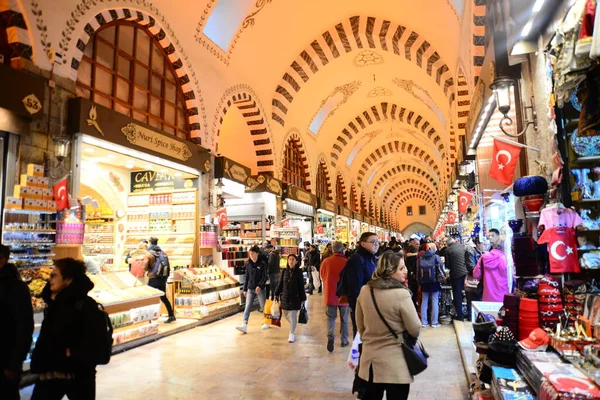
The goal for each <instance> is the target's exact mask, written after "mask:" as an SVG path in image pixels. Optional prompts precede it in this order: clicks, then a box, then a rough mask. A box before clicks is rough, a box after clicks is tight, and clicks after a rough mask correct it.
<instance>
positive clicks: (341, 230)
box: [335, 206, 355, 243]
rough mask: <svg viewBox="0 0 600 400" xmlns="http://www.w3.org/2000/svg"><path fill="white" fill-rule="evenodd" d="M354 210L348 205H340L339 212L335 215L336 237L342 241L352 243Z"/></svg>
mask: <svg viewBox="0 0 600 400" xmlns="http://www.w3.org/2000/svg"><path fill="white" fill-rule="evenodd" d="M352 217H353V215H352V211H351V210H350V209H348V208H346V207H343V206H338V212H337V215H336V217H335V239H336V240H339V241H340V242H342V243H350V242H351V241H355V240H350V239H351V237H352V235H351V229H352V226H351V222H350V221H351V220H352Z"/></svg>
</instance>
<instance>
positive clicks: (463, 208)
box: [458, 190, 473, 213]
mask: <svg viewBox="0 0 600 400" xmlns="http://www.w3.org/2000/svg"><path fill="white" fill-rule="evenodd" d="M472 200H473V193H469V192H465V191H464V190H461V191H459V192H458V212H461V213H466V212H467V208H468V207H469V205H470V204H471V201H472Z"/></svg>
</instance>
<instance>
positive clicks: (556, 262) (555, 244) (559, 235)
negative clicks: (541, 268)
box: [538, 228, 581, 274]
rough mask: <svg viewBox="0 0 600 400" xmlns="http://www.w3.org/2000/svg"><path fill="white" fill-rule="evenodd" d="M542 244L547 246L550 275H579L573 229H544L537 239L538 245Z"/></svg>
mask: <svg viewBox="0 0 600 400" xmlns="http://www.w3.org/2000/svg"><path fill="white" fill-rule="evenodd" d="M544 243H547V244H548V258H549V260H550V273H552V274H562V273H565V272H575V273H579V272H580V271H581V270H580V266H579V258H578V256H577V240H576V233H575V229H573V228H550V229H546V230H545V231H544V232H543V233H542V235H541V236H540V238H539V239H538V244H544Z"/></svg>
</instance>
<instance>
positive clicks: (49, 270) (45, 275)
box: [39, 267, 52, 281]
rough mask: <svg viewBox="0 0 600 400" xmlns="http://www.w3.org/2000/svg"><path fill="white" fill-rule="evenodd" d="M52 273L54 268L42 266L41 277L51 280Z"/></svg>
mask: <svg viewBox="0 0 600 400" xmlns="http://www.w3.org/2000/svg"><path fill="white" fill-rule="evenodd" d="M51 273H52V268H48V267H44V268H40V271H39V277H40V279H43V280H45V281H49V280H50V274H51Z"/></svg>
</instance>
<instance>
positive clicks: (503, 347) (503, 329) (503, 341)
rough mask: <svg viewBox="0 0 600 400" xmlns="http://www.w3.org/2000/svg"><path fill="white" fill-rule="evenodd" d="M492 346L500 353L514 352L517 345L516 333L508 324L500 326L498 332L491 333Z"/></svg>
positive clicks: (490, 341)
mask: <svg viewBox="0 0 600 400" xmlns="http://www.w3.org/2000/svg"><path fill="white" fill-rule="evenodd" d="M488 343H489V345H490V348H491V349H492V350H494V351H497V352H499V353H513V352H514V351H515V346H516V345H517V339H515V335H513V333H512V332H511V330H510V329H509V328H508V327H507V326H499V327H498V329H496V333H494V334H492V335H490V339H489V341H488Z"/></svg>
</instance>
